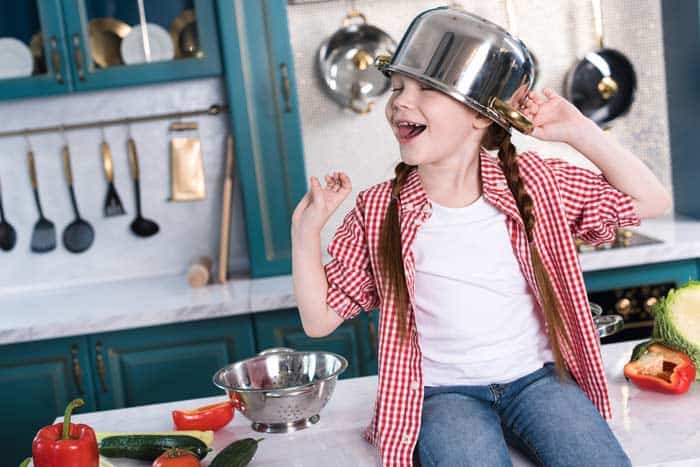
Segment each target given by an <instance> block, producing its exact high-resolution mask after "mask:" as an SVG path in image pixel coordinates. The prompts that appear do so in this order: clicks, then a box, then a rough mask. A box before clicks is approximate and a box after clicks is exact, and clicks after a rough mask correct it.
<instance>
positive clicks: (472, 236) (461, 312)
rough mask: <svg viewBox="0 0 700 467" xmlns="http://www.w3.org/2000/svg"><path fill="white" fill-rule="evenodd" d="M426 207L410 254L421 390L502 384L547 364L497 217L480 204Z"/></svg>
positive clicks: (531, 302) (538, 320)
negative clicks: (420, 356) (429, 211)
mask: <svg viewBox="0 0 700 467" xmlns="http://www.w3.org/2000/svg"><path fill="white" fill-rule="evenodd" d="M430 203H431V204H432V215H431V216H430V218H429V219H428V220H427V221H426V222H425V223H424V224H423V226H422V227H421V228H420V229H418V234H417V236H416V239H415V241H414V243H413V246H412V248H413V254H414V258H415V264H416V273H415V274H416V275H415V311H416V326H417V328H418V338H419V343H420V347H421V351H422V353H423V384H424V385H425V386H443V385H488V384H491V383H501V384H504V383H508V382H511V381H513V380H516V379H518V378H520V377H522V376H525V375H526V374H528V373H531V372H533V371H535V370H537V369H538V368H541V367H542V365H543V364H544V362H549V361H554V358H553V355H552V352H551V347H550V345H549V339H548V337H547V335H546V331H545V329H544V323H543V320H544V318H543V317H541V316H540V314H539V313H538V312H537V303H536V301H535V298H534V297H533V296H532V294H531V292H530V290H529V287H528V285H527V282H526V281H525V278H524V277H523V274H522V272H521V270H520V267H519V265H518V262H517V259H516V257H515V254H514V252H513V248H512V245H511V242H510V238H509V234H508V230H507V227H506V222H505V215H504V214H503V213H502V212H501V211H499V210H498V209H496V208H495V207H493V206H491V205H490V204H489V203H488V202H487V201H486V200H485V199H484V197H483V196H481V197H479V198H478V199H477V200H476V201H474V202H473V203H471V204H470V205H468V206H466V207H461V208H448V207H445V206H441V205H439V204H437V203H436V202H434V201H432V200H431V201H430Z"/></svg>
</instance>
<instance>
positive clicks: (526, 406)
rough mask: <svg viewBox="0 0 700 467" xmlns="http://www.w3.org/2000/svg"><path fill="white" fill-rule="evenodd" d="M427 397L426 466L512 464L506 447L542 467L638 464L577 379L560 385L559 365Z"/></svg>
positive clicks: (422, 448) (436, 390)
mask: <svg viewBox="0 0 700 467" xmlns="http://www.w3.org/2000/svg"><path fill="white" fill-rule="evenodd" d="M424 391H425V396H424V401H423V412H422V418H421V427H420V433H419V435H418V443H417V446H416V451H417V454H418V459H419V461H420V464H421V466H422V467H433V466H447V467H457V466H479V467H484V466H512V463H511V460H510V454H509V453H508V447H507V445H506V443H508V444H510V445H511V446H513V447H515V448H516V449H518V450H520V451H521V452H522V453H523V454H524V455H526V456H527V457H528V458H529V459H530V460H531V461H532V462H534V463H535V464H536V465H541V466H548V467H550V466H552V467H553V466H567V467H570V466H581V467H592V466H595V467H607V466H609V467H624V466H631V465H632V463H631V462H630V459H629V457H628V456H627V454H625V452H624V450H623V449H622V446H620V443H619V442H618V441H617V438H615V435H614V434H613V432H612V431H611V430H610V427H609V426H608V423H607V422H606V421H605V420H604V419H603V417H602V416H601V415H600V413H599V412H598V410H597V409H596V408H595V406H594V405H593V404H592V403H591V401H590V400H589V399H588V397H586V395H585V393H584V392H583V390H581V388H580V387H579V386H578V384H576V382H575V381H574V380H573V379H571V376H570V375H567V379H566V381H565V382H564V383H560V382H559V380H558V378H557V375H556V370H555V367H554V363H553V362H548V363H545V364H544V366H543V367H542V368H540V369H538V370H536V371H534V372H532V373H530V374H528V375H525V376H523V377H521V378H518V379H516V380H515V381H512V382H510V383H507V384H489V385H487V386H435V387H430V386H426V387H425V388H424Z"/></svg>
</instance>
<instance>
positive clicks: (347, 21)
mask: <svg viewBox="0 0 700 467" xmlns="http://www.w3.org/2000/svg"><path fill="white" fill-rule="evenodd" d="M355 18H360V19H361V20H362V24H367V17H366V16H365V15H364V14H363V13H360V12H359V11H357V10H350V11H349V12H348V14H347V15H345V18H343V26H345V27H348V26H350V24H352V21H353V20H354V19H355Z"/></svg>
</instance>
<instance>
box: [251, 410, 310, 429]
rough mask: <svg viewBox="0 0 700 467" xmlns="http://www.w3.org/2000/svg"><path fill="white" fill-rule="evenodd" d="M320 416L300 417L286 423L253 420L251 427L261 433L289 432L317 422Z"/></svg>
mask: <svg viewBox="0 0 700 467" xmlns="http://www.w3.org/2000/svg"><path fill="white" fill-rule="evenodd" d="M320 419H321V417H320V416H319V415H318V414H316V415H312V416H311V417H309V418H302V419H300V420H295V421H293V422H288V423H260V422H253V424H252V425H251V427H252V428H253V429H254V430H255V431H260V432H262V433H291V432H293V431H299V430H303V429H304V428H308V427H310V426H311V425H313V424H314V423H318V421H319V420H320Z"/></svg>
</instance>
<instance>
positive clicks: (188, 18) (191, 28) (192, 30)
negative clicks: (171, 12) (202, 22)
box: [170, 8, 204, 58]
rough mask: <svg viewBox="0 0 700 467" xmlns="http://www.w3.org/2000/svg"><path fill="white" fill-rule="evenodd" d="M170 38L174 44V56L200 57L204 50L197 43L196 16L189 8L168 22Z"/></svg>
mask: <svg viewBox="0 0 700 467" xmlns="http://www.w3.org/2000/svg"><path fill="white" fill-rule="evenodd" d="M170 38H171V39H172V41H173V44H175V58H191V57H196V58H201V57H203V56H204V52H203V51H202V49H201V46H200V44H199V34H198V31H197V18H196V16H195V12H194V10H193V9H191V8H187V9H184V10H182V13H180V15H179V16H178V17H177V18H175V19H174V20H173V22H172V23H171V24H170Z"/></svg>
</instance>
